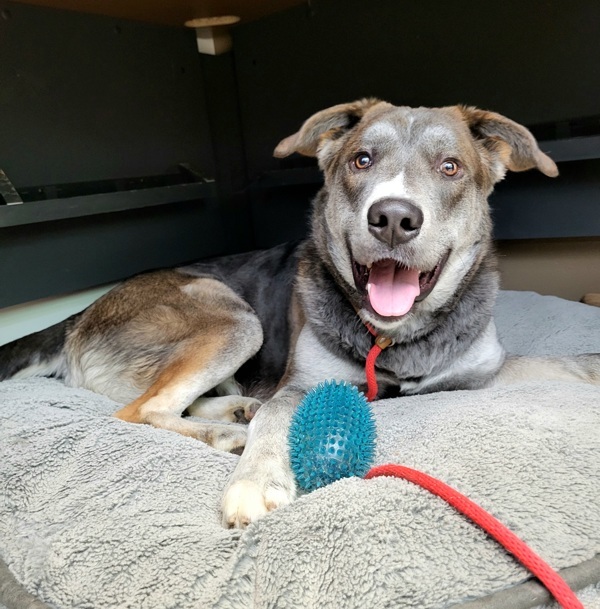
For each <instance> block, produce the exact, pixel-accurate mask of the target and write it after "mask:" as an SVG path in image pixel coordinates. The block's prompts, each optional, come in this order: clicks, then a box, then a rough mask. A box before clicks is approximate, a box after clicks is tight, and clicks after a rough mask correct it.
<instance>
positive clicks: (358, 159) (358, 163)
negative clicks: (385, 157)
mask: <svg viewBox="0 0 600 609" xmlns="http://www.w3.org/2000/svg"><path fill="white" fill-rule="evenodd" d="M372 164H373V159H372V158H371V155H369V154H367V153H366V152H359V153H358V154H357V155H356V156H355V157H354V166H355V167H356V169H367V168H368V167H371V165H372Z"/></svg>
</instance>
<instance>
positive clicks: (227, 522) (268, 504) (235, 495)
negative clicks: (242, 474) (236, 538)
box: [222, 480, 295, 529]
mask: <svg viewBox="0 0 600 609" xmlns="http://www.w3.org/2000/svg"><path fill="white" fill-rule="evenodd" d="M294 496H295V491H294V489H293V487H292V488H290V489H288V490H286V489H284V488H281V487H276V486H267V487H264V488H261V486H260V485H259V484H257V483H256V482H253V481H252V480H238V481H237V482H234V483H233V484H231V486H229V488H228V489H227V490H226V491H225V495H224V496H223V503H222V511H223V526H225V527H229V528H240V529H242V528H245V527H247V526H248V525H249V524H250V523H252V522H255V521H256V520H258V519H259V518H262V517H263V516H264V515H265V514H268V513H269V512H271V511H272V510H275V509H277V508H279V507H283V506H284V505H288V504H289V503H291V502H292V501H293V500H294Z"/></svg>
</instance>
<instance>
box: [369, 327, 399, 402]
mask: <svg viewBox="0 0 600 609" xmlns="http://www.w3.org/2000/svg"><path fill="white" fill-rule="evenodd" d="M363 323H364V324H365V326H367V330H369V332H370V333H371V334H372V335H373V336H374V337H375V344H374V345H373V346H372V347H371V350H370V351H369V354H368V355H367V359H366V361H365V374H366V376H367V394H366V398H367V401H368V402H372V401H373V400H374V399H375V398H376V397H377V393H378V391H379V389H378V387H377V373H376V372H375V361H376V360H377V358H378V357H379V354H380V353H381V352H382V351H383V350H384V349H387V348H388V347H391V346H392V345H393V344H394V342H395V341H394V339H393V338H389V337H388V336H380V335H378V334H377V332H376V331H375V329H374V328H373V326H372V325H371V324H369V323H367V322H363Z"/></svg>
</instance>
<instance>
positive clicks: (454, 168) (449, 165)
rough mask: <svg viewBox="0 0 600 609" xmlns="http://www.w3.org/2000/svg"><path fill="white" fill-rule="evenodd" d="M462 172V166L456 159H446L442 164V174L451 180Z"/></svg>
mask: <svg viewBox="0 0 600 609" xmlns="http://www.w3.org/2000/svg"><path fill="white" fill-rule="evenodd" d="M459 171H460V165H459V164H458V162H457V161H455V160H454V159H445V160H443V161H442V163H441V164H440V172H441V173H443V174H444V175H445V176H447V177H449V178H453V177H455V176H456V175H457V174H458V172H459Z"/></svg>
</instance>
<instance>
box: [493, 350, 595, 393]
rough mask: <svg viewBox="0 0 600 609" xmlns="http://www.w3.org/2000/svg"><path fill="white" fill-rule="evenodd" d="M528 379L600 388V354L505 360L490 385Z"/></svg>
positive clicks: (519, 357)
mask: <svg viewBox="0 0 600 609" xmlns="http://www.w3.org/2000/svg"><path fill="white" fill-rule="evenodd" d="M529 380H531V381H574V382H580V383H591V384H592V385H600V353H585V354H582V355H570V356H565V357H525V356H511V357H507V358H506V361H505V362H504V365H503V366H502V368H501V369H500V372H499V373H498V375H497V376H496V378H495V379H494V383H493V384H494V385H497V384H507V383H518V382H521V381H529Z"/></svg>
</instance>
